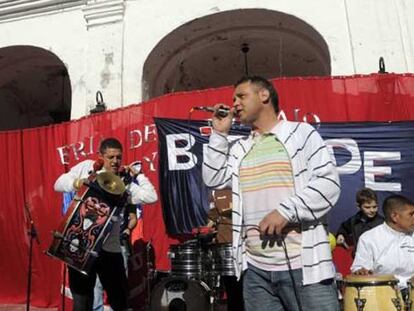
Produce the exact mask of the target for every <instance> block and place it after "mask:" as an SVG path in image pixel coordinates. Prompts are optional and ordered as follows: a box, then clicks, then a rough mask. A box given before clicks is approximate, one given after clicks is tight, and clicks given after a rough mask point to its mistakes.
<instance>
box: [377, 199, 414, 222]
mask: <svg viewBox="0 0 414 311" xmlns="http://www.w3.org/2000/svg"><path fill="white" fill-rule="evenodd" d="M406 205H411V206H414V203H413V202H412V201H410V200H409V199H407V198H406V197H404V196H402V195H399V194H393V195H390V196H389V197H387V198H386V199H385V200H384V203H383V204H382V211H383V213H384V216H385V219H386V220H391V213H393V212H395V211H396V210H402V209H404V207H405V206H406Z"/></svg>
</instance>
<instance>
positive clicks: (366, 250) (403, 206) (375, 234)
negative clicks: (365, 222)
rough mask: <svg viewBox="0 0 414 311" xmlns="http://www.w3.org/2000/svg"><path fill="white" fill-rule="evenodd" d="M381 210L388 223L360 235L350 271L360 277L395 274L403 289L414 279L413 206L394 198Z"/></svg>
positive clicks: (390, 198)
mask: <svg viewBox="0 0 414 311" xmlns="http://www.w3.org/2000/svg"><path fill="white" fill-rule="evenodd" d="M382 209H383V213H384V217H385V223H383V224H382V225H379V226H377V227H375V228H373V229H371V230H369V231H367V232H365V233H364V234H363V235H361V237H360V239H359V242H358V246H357V251H356V254H355V259H354V262H353V264H352V267H351V271H352V272H353V273H354V274H357V275H369V274H374V273H375V274H393V275H394V276H395V277H396V278H397V279H398V280H399V287H400V288H402V289H404V288H406V287H407V281H408V280H409V279H410V278H411V277H413V276H414V203H413V202H411V201H410V200H409V199H407V198H406V197H403V196H401V195H391V196H389V197H387V198H386V199H385V201H384V203H383V206H382Z"/></svg>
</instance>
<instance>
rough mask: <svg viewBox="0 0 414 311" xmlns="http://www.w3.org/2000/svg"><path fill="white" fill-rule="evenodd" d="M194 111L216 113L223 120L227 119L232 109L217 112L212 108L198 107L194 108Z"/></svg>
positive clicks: (221, 109)
mask: <svg viewBox="0 0 414 311" xmlns="http://www.w3.org/2000/svg"><path fill="white" fill-rule="evenodd" d="M192 110H201V111H208V112H215V113H216V115H217V116H219V117H221V118H225V117H227V116H228V114H229V112H230V109H228V108H219V109H217V110H215V109H214V107H210V106H196V107H193V108H192Z"/></svg>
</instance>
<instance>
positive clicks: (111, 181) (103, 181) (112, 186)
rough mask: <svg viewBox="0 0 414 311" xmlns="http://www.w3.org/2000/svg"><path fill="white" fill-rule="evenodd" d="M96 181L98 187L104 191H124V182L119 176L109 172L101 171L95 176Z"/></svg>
mask: <svg viewBox="0 0 414 311" xmlns="http://www.w3.org/2000/svg"><path fill="white" fill-rule="evenodd" d="M96 181H97V182H98V185H99V187H101V188H102V189H103V190H104V191H106V192H108V193H110V194H113V195H121V194H123V193H124V192H125V184H124V182H123V181H122V179H121V178H120V177H118V176H117V175H115V174H113V173H110V172H103V173H100V174H98V175H97V176H96Z"/></svg>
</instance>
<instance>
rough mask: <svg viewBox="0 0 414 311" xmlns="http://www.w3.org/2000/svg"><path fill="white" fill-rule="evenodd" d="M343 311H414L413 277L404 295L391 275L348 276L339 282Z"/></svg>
mask: <svg viewBox="0 0 414 311" xmlns="http://www.w3.org/2000/svg"><path fill="white" fill-rule="evenodd" d="M340 285H341V286H340V287H341V291H342V292H343V293H344V294H343V298H344V299H343V307H344V311H381V310H384V311H393V310H395V311H414V305H413V299H414V286H413V285H414V277H413V278H411V279H410V280H409V281H408V290H407V293H405V294H404V295H403V294H402V293H401V291H400V289H399V288H398V280H397V279H396V278H395V277H394V276H393V275H387V274H384V275H379V274H378V275H348V276H347V277H346V278H345V279H344V281H343V282H340Z"/></svg>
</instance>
